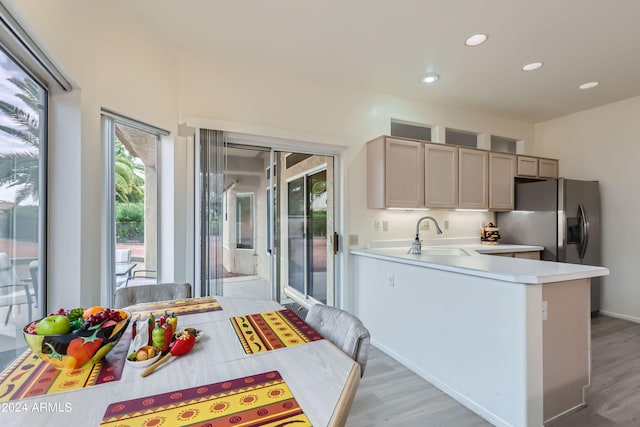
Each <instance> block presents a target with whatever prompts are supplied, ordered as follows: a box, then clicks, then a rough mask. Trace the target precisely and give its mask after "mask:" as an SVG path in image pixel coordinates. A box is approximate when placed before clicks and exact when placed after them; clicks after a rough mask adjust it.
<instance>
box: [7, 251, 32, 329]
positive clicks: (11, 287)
mask: <svg viewBox="0 0 640 427" xmlns="http://www.w3.org/2000/svg"><path fill="white" fill-rule="evenodd" d="M31 297H32V293H31V289H30V285H29V282H28V281H27V282H24V281H21V280H20V279H18V275H17V274H16V272H15V270H14V268H13V263H12V262H11V260H10V259H9V256H8V255H7V254H6V253H4V252H0V307H9V310H8V311H7V317H6V318H5V319H4V324H5V325H6V324H7V323H9V316H10V315H11V311H12V309H13V306H14V305H17V306H20V305H24V304H26V305H27V309H28V310H29V321H31V319H32V303H33V301H32V299H31Z"/></svg>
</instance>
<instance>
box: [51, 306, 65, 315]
mask: <svg viewBox="0 0 640 427" xmlns="http://www.w3.org/2000/svg"><path fill="white" fill-rule="evenodd" d="M56 315H62V316H68V315H69V310H65V309H64V308H59V309H58V311H56V312H55V313H49V316H56Z"/></svg>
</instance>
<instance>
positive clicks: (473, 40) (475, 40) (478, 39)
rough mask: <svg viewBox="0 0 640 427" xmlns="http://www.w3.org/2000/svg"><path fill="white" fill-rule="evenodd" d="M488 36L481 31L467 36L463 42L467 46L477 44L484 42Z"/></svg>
mask: <svg viewBox="0 0 640 427" xmlns="http://www.w3.org/2000/svg"><path fill="white" fill-rule="evenodd" d="M488 38H489V36H488V35H486V34H483V33H480V34H474V35H472V36H471V37H469V38H468V39H467V40H465V42H464V44H465V45H467V46H469V47H473V46H478V45H481V44H482V43H484V42H486V41H487V39H488Z"/></svg>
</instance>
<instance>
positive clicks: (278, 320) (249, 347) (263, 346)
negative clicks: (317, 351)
mask: <svg viewBox="0 0 640 427" xmlns="http://www.w3.org/2000/svg"><path fill="white" fill-rule="evenodd" d="M230 320H231V324H232V325H233V328H234V330H235V331H236V335H237V336H238V339H239V340H240V343H241V344H242V348H243V349H244V352H245V353H246V354H252V353H262V352H265V351H269V350H275V349H278V348H284V347H292V346H294V345H298V344H304V343H308V342H311V341H317V340H321V339H323V337H322V335H320V334H319V333H317V332H316V331H315V330H313V328H311V326H309V325H307V324H306V323H305V322H304V321H303V320H302V319H300V318H299V317H298V316H297V315H296V314H295V313H294V312H293V311H291V310H288V309H285V310H280V311H269V312H265V313H257V314H249V315H246V316H237V317H232V318H231V319H230Z"/></svg>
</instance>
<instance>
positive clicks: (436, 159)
mask: <svg viewBox="0 0 640 427" xmlns="http://www.w3.org/2000/svg"><path fill="white" fill-rule="evenodd" d="M424 165H425V171H424V200H425V206H426V207H428V208H455V207H456V206H457V205H458V148H457V147H452V146H447V145H445V144H425V146H424Z"/></svg>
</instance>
